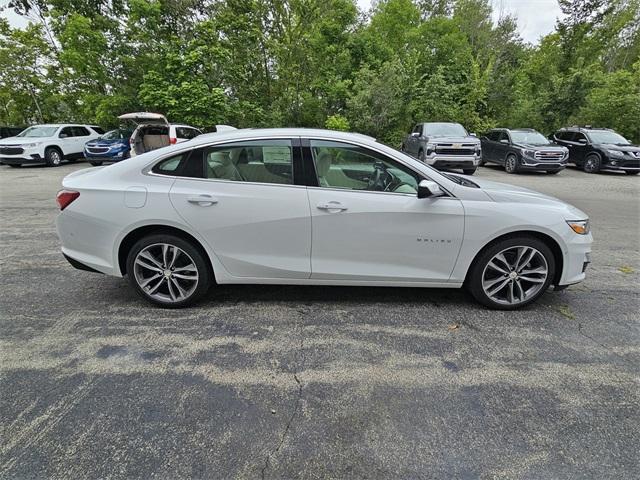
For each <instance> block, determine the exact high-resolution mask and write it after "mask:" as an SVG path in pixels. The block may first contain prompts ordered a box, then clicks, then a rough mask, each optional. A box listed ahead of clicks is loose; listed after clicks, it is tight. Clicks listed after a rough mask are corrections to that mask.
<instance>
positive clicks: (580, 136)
mask: <svg viewBox="0 0 640 480" xmlns="http://www.w3.org/2000/svg"><path fill="white" fill-rule="evenodd" d="M573 141H574V142H580V141H582V142H583V143H586V141H587V137H585V136H584V134H583V133H578V132H576V133H575V135H574V137H573Z"/></svg>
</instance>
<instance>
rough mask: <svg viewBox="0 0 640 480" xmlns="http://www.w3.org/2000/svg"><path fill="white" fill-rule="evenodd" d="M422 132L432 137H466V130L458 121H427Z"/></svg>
mask: <svg viewBox="0 0 640 480" xmlns="http://www.w3.org/2000/svg"><path fill="white" fill-rule="evenodd" d="M424 134H425V135H426V136H432V137H466V136H468V134H467V131H466V130H465V129H464V127H463V126H462V125H460V124H459V123H427V124H426V125H425V126H424Z"/></svg>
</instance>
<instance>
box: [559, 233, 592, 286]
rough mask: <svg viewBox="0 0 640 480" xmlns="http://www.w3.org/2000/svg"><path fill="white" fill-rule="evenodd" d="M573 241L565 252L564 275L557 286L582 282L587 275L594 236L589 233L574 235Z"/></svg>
mask: <svg viewBox="0 0 640 480" xmlns="http://www.w3.org/2000/svg"><path fill="white" fill-rule="evenodd" d="M570 238H571V242H570V243H568V244H567V245H566V250H565V251H564V252H563V253H564V255H563V266H562V275H561V276H560V279H559V281H558V282H557V286H567V285H573V284H576V283H580V282H582V281H583V280H584V279H585V277H586V270H587V267H588V266H589V264H590V263H591V244H592V243H593V237H592V236H591V234H590V233H589V234H587V235H573V237H570Z"/></svg>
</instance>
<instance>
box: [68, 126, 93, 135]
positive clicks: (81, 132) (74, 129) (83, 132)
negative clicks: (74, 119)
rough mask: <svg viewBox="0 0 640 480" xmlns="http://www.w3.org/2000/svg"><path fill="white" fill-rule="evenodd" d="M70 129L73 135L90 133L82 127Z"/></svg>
mask: <svg viewBox="0 0 640 480" xmlns="http://www.w3.org/2000/svg"><path fill="white" fill-rule="evenodd" d="M71 130H72V131H73V136H74V137H86V136H89V135H91V134H90V133H89V130H87V129H86V128H84V127H71Z"/></svg>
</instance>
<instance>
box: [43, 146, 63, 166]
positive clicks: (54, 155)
mask: <svg viewBox="0 0 640 480" xmlns="http://www.w3.org/2000/svg"><path fill="white" fill-rule="evenodd" d="M63 159H64V156H63V155H62V152H61V151H60V149H59V148H57V147H47V148H46V149H45V151H44V161H45V163H46V164H47V167H59V166H60V164H61V163H62V160H63Z"/></svg>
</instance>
